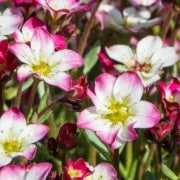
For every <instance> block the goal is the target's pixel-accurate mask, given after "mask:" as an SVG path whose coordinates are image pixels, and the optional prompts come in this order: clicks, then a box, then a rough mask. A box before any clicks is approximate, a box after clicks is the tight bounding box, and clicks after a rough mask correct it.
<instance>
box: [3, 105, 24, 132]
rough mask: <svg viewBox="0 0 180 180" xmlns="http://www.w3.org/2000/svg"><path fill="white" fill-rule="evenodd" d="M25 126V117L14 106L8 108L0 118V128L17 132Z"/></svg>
mask: <svg viewBox="0 0 180 180" xmlns="http://www.w3.org/2000/svg"><path fill="white" fill-rule="evenodd" d="M25 126H26V120H25V117H24V115H23V114H22V113H21V112H20V111H19V110H18V109H16V108H9V109H8V110H7V111H6V112H4V113H3V114H2V116H1V118H0V130H4V131H9V130H11V131H17V132H19V131H20V130H23V129H24V128H25Z"/></svg>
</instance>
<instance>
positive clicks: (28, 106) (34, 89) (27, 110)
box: [25, 78, 39, 119]
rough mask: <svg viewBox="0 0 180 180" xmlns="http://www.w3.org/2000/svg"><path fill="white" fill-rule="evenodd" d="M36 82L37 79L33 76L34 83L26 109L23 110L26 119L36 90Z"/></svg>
mask: <svg viewBox="0 0 180 180" xmlns="http://www.w3.org/2000/svg"><path fill="white" fill-rule="evenodd" d="M38 84H39V79H36V78H34V83H33V86H32V89H31V92H30V97H29V102H28V104H27V109H26V112H25V117H26V119H28V116H29V113H30V111H31V108H32V105H33V103H34V98H35V95H36V92H37V87H38Z"/></svg>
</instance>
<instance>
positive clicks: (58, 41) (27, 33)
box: [13, 17, 67, 50]
mask: <svg viewBox="0 0 180 180" xmlns="http://www.w3.org/2000/svg"><path fill="white" fill-rule="evenodd" d="M36 28H42V29H44V30H47V28H46V25H45V23H44V22H43V21H41V20H40V19H39V18H37V17H32V18H30V19H28V20H27V21H26V22H25V23H24V25H23V27H22V31H20V30H17V31H16V32H15V33H14V34H13V37H14V40H15V41H16V42H21V43H29V42H30V41H31V40H32V38H33V36H34V33H35V30H36ZM50 36H51V38H52V40H53V42H54V46H55V49H56V50H61V49H64V48H65V47H66V45H67V41H66V39H65V38H64V37H63V36H61V35H59V34H51V35H50Z"/></svg>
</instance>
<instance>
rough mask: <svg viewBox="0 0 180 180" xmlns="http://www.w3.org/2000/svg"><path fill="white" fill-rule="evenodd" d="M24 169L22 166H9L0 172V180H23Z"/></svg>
mask: <svg viewBox="0 0 180 180" xmlns="http://www.w3.org/2000/svg"><path fill="white" fill-rule="evenodd" d="M24 176H25V168H24V167H23V166H17V165H9V166H6V167H3V168H2V169H1V170H0V180H4V179H6V180H12V179H13V180H23V179H24Z"/></svg>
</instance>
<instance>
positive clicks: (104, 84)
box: [95, 73, 116, 101]
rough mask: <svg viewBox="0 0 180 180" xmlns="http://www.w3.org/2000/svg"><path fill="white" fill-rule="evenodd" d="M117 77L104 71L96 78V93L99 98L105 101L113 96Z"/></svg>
mask: <svg viewBox="0 0 180 180" xmlns="http://www.w3.org/2000/svg"><path fill="white" fill-rule="evenodd" d="M115 81H116V77H114V76H113V75H111V74H108V73H102V74H100V75H99V76H98V77H97V78H96V79H95V93H96V96H97V98H98V99H99V100H101V101H104V100H108V98H111V97H112V95H113V94H112V93H113V87H114V83H115Z"/></svg>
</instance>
